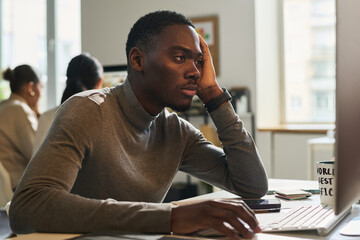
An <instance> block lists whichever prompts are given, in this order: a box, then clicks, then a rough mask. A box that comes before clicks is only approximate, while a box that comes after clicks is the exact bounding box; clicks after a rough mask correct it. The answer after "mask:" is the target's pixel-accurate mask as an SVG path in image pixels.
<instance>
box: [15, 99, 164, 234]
mask: <svg viewBox="0 0 360 240" xmlns="http://www.w3.org/2000/svg"><path fill="white" fill-rule="evenodd" d="M99 111H100V110H99V109H98V105H97V104H94V103H93V102H91V101H89V100H86V101H83V100H82V99H81V98H79V97H75V98H72V99H71V100H69V101H67V102H66V103H65V104H64V105H62V106H61V107H60V109H59V111H58V113H57V114H56V116H55V121H54V123H53V124H52V126H51V128H50V130H49V134H48V135H47V137H46V139H45V141H44V143H43V144H42V145H41V147H40V149H39V150H38V152H37V153H36V154H35V156H34V157H33V159H32V160H31V162H30V164H29V165H28V168H27V170H26V172H25V174H24V176H23V178H22V180H21V182H20V184H19V185H18V187H17V189H16V192H15V194H14V197H13V199H12V202H11V206H10V216H9V217H10V225H11V228H12V230H13V231H14V232H15V233H30V232H62V233H66V232H71V233H84V232H92V231H101V230H116V231H124V232H145V233H146V232H147V233H154V232H159V233H160V232H166V233H168V232H170V213H171V205H170V204H159V203H145V202H125V201H122V202H120V201H116V200H114V199H90V198H85V197H82V196H80V195H77V194H73V193H71V190H72V188H73V186H74V183H75V181H76V178H77V176H78V173H79V170H80V169H81V167H82V161H84V158H85V156H86V154H89V152H91V151H92V149H93V147H94V144H96V141H97V139H98V137H99V136H100V134H101V114H100V112H99ZM90 113H91V114H90ZM84 116H85V117H84Z"/></svg>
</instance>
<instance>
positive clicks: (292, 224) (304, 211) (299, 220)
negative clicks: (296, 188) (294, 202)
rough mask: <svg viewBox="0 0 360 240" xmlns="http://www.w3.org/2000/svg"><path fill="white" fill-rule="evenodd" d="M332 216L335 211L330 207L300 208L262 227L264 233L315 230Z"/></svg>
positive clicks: (312, 206) (313, 206)
mask: <svg viewBox="0 0 360 240" xmlns="http://www.w3.org/2000/svg"><path fill="white" fill-rule="evenodd" d="M332 216H334V211H333V210H332V208H331V207H329V206H322V205H311V206H300V207H297V208H294V209H292V210H290V212H288V213H287V214H285V215H283V216H281V217H280V218H277V219H275V221H274V222H272V223H270V224H267V225H266V226H260V227H261V228H262V230H263V231H264V232H266V231H287V230H289V231H291V230H302V229H315V228H317V226H319V225H320V224H321V223H323V221H326V220H327V219H331V217H332Z"/></svg>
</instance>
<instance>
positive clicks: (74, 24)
mask: <svg viewBox="0 0 360 240" xmlns="http://www.w3.org/2000/svg"><path fill="white" fill-rule="evenodd" d="M0 6H1V8H0V10H1V14H0V15H1V19H0V24H1V27H0V29H1V32H0V34H1V41H0V43H1V46H0V47H1V56H0V57H1V61H0V63H1V69H5V68H7V67H11V68H14V67H16V66H17V65H20V64H29V65H31V66H33V67H34V68H36V69H37V70H38V71H39V72H40V73H41V75H42V82H43V85H44V88H43V91H42V93H43V94H42V97H41V98H40V111H45V110H47V109H48V108H51V107H54V104H52V105H51V104H50V103H55V102H56V103H59V102H60V98H61V94H62V91H63V89H64V86H65V73H66V67H67V64H68V62H69V61H70V59H71V58H72V57H74V56H75V55H77V54H79V53H80V52H81V46H80V34H81V33H80V0H61V1H59V0H0ZM49 6H50V7H51V6H54V8H55V13H56V14H55V18H54V19H49V18H47V10H48V9H49ZM47 25H49V26H50V28H52V29H55V31H54V32H55V36H56V37H55V38H54V39H53V40H51V41H49V42H50V44H49V45H48V44H47V41H48V36H47V29H49V26H48V28H47ZM48 46H49V49H51V47H52V46H56V47H55V48H54V49H53V50H54V51H55V56H56V61H50V58H49V52H48V51H51V50H48ZM51 64H53V65H55V66H53V69H55V73H56V74H54V75H55V77H51V75H50V77H49V79H48V74H49V73H48V69H49V68H48V66H49V65H51ZM49 83H51V84H49ZM51 86H53V87H54V88H55V89H54V90H53V91H50V93H52V92H53V93H54V94H47V93H48V91H49V89H48V88H50V87H51ZM9 95H10V89H9V83H8V82H7V81H3V80H1V81H0V100H2V99H5V98H7V97H9ZM54 97H55V98H56V99H55V100H54V99H53V98H54ZM50 100H51V101H50Z"/></svg>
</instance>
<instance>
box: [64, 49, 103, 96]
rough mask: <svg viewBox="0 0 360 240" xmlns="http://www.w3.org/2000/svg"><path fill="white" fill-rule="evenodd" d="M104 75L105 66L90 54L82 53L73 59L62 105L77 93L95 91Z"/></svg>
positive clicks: (67, 72)
mask: <svg viewBox="0 0 360 240" xmlns="http://www.w3.org/2000/svg"><path fill="white" fill-rule="evenodd" d="M102 74H103V66H102V65H101V63H100V62H99V61H98V60H97V59H96V58H95V57H93V56H91V55H90V54H89V53H82V54H80V55H78V56H76V57H74V58H73V59H71V61H70V62H69V65H68V68H67V71H66V77H67V80H66V88H65V90H64V92H63V95H62V98H61V103H63V102H65V101H66V100H67V99H68V98H69V97H71V96H72V95H74V94H75V93H79V92H82V91H85V90H89V89H94V88H95V87H96V84H97V83H98V81H99V79H100V78H101V77H102Z"/></svg>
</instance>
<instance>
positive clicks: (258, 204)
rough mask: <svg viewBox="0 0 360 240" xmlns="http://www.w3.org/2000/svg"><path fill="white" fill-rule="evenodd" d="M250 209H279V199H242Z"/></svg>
mask: <svg viewBox="0 0 360 240" xmlns="http://www.w3.org/2000/svg"><path fill="white" fill-rule="evenodd" d="M242 200H243V201H244V202H245V203H246V204H247V205H248V206H249V207H250V208H251V209H280V208H281V203H280V200H279V199H242Z"/></svg>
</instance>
